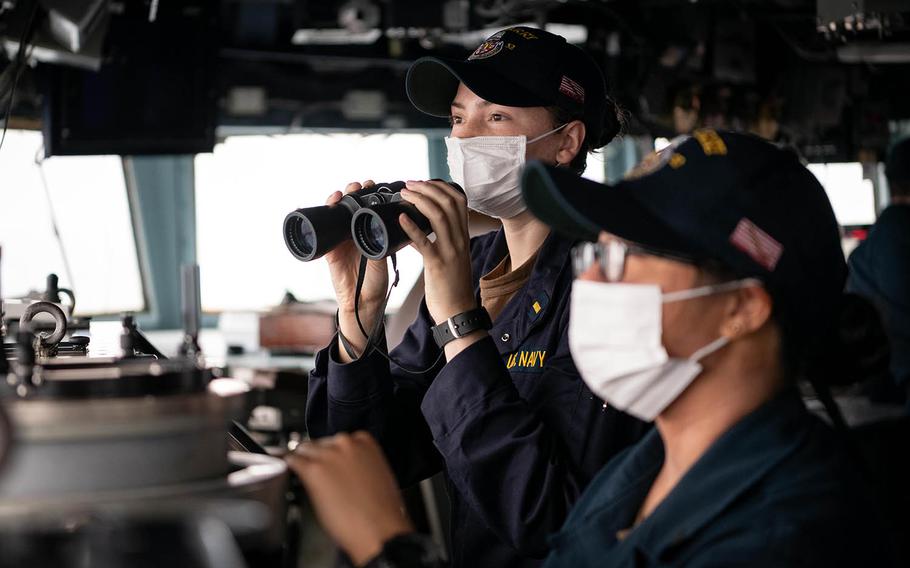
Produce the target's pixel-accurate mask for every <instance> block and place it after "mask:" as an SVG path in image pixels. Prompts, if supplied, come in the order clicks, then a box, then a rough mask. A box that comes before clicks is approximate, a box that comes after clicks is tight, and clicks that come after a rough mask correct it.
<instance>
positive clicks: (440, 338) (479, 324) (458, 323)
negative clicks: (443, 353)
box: [430, 307, 493, 347]
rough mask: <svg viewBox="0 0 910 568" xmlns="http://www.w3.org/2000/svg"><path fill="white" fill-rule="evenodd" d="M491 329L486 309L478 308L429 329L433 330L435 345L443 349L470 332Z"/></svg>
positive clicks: (491, 325) (490, 321) (491, 322)
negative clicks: (447, 344)
mask: <svg viewBox="0 0 910 568" xmlns="http://www.w3.org/2000/svg"><path fill="white" fill-rule="evenodd" d="M492 327H493V320H491V319H490V314H488V313H487V310H486V308H483V307H480V308H474V309H473V310H468V311H466V312H462V313H460V314H458V315H455V316H452V317H450V318H449V319H447V320H446V321H444V322H442V323H441V324H439V325H434V326H433V327H432V328H430V329H432V330H433V339H434V340H436V345H438V346H440V347H443V346H444V345H445V344H446V343H449V342H450V341H455V340H456V339H459V338H461V337H464V336H465V335H467V334H469V333H471V332H474V331H477V330H479V329H484V330H486V329H492Z"/></svg>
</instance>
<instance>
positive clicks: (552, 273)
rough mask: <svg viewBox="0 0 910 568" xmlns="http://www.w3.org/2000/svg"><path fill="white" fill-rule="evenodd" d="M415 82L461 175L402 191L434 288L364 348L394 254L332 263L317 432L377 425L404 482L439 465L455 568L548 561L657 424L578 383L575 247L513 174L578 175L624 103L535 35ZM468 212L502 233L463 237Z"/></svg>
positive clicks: (570, 51)
mask: <svg viewBox="0 0 910 568" xmlns="http://www.w3.org/2000/svg"><path fill="white" fill-rule="evenodd" d="M407 90H408V96H409V98H410V99H411V102H412V103H413V104H414V105H415V106H416V107H417V108H418V109H419V110H421V111H422V112H425V113H427V114H430V115H434V116H441V117H442V116H447V117H449V118H450V120H451V124H452V132H451V137H449V138H447V139H446V144H447V148H448V162H449V169H450V173H451V178H452V181H453V182H455V183H456V184H458V185H459V186H461V187H462V188H463V189H464V193H461V192H459V191H458V190H456V189H455V188H454V187H453V186H452V185H450V184H448V183H446V182H443V181H435V180H434V181H408V182H407V184H406V186H405V187H404V189H402V190H401V198H402V199H403V200H404V201H406V202H408V203H410V204H412V205H413V206H414V207H416V209H417V211H419V212H420V213H421V214H422V215H423V216H424V217H426V218H427V219H428V220H429V222H430V225H431V229H432V232H433V233H435V240H431V239H429V238H427V236H426V234H425V231H423V230H421V229H420V228H419V227H418V226H417V225H416V224H415V222H414V221H413V220H412V219H411V217H409V216H408V215H406V214H402V215H400V217H399V218H398V222H399V223H400V225H401V228H402V229H403V230H404V232H405V233H406V234H407V236H408V237H409V238H410V239H411V241H412V244H413V246H414V247H415V248H416V249H417V250H418V251H419V252H420V253H421V255H422V256H423V261H424V274H425V286H426V288H425V299H424V302H423V303H422V304H421V307H420V312H419V315H418V317H417V320H416V321H415V322H414V323H413V324H412V325H411V326H410V328H409V329H408V332H407V333H406V334H405V337H404V339H403V340H402V342H401V344H400V345H399V346H398V347H397V348H396V349H394V350H393V351H392V352H391V354H390V355H386V346H385V344H384V341H381V340H380V341H378V342H377V344H375V345H372V344H370V343H369V342H368V338H367V335H368V334H369V330H373V329H374V327H376V326H377V325H378V323H379V322H380V321H381V318H382V317H383V313H382V312H383V308H384V300H385V297H386V292H387V288H388V285H389V279H388V272H387V265H386V261H385V260H381V261H373V260H371V261H369V262H368V263H367V266H366V269H365V271H364V272H363V273H361V271H360V268H361V254H360V252H359V251H358V249H357V248H356V247H355V245H354V243H353V242H352V241H350V240H348V241H346V242H344V243H342V244H341V245H339V246H337V247H336V248H334V249H333V250H331V251H330V252H328V253H327V254H326V259H327V261H328V263H329V266H330V268H331V274H332V280H333V284H334V287H335V292H336V296H337V300H338V305H339V315H338V327H339V337H338V338H337V339H336V340H335V341H334V342H333V344H332V345H330V346H329V347H328V348H326V349H324V350H323V351H321V352H320V353H319V354H318V355H317V358H316V366H315V369H314V370H313V372H312V373H311V376H310V382H309V389H310V390H309V398H308V402H307V427H308V429H309V433H310V436H311V437H313V438H319V437H322V436H327V435H331V434H335V433H338V432H352V431H355V430H367V431H369V432H370V433H372V434H373V435H374V436H375V437H376V438H377V439H378V440H379V441H380V442H381V444H382V447H383V450H384V451H385V453H386V455H387V457H388V459H389V461H390V463H391V464H392V467H393V470H394V472H395V474H396V477H397V478H398V482H399V484H400V485H402V486H407V485H410V484H414V483H417V482H419V481H420V480H422V479H425V478H427V477H430V476H432V475H433V474H435V473H437V472H439V471H444V472H445V474H446V479H447V483H448V492H449V497H450V499H451V503H452V523H451V543H452V549H453V552H452V556H453V558H452V559H451V561H452V565H453V566H468V565H473V566H537V565H538V564H539V563H540V561H541V559H542V558H543V556H544V555H545V553H546V539H545V537H546V535H547V534H549V533H551V532H553V531H555V530H556V529H558V528H559V527H560V526H561V525H562V523H563V522H564V520H565V518H566V515H567V513H568V511H569V509H570V508H571V507H572V505H573V503H574V502H575V500H576V499H577V498H578V496H579V495H580V493H581V491H582V490H583V489H584V487H585V486H586V485H587V483H588V482H589V481H590V480H591V478H592V476H593V475H594V474H595V473H596V472H597V470H598V469H599V468H600V467H601V466H602V465H603V464H604V463H606V462H607V461H609V459H610V458H611V457H612V456H613V455H614V454H616V453H617V452H619V451H620V450H622V449H623V448H625V447H627V446H629V445H630V444H632V443H634V442H635V441H637V440H638V439H639V438H640V437H641V436H642V435H643V434H644V433H645V431H646V429H647V428H648V426H647V425H646V424H645V423H643V422H641V421H639V420H637V419H635V418H633V417H631V416H628V415H626V414H624V413H622V412H620V411H618V410H616V409H614V408H612V407H608V406H606V405H604V404H603V403H602V401H601V400H599V399H598V398H596V397H595V396H594V395H593V394H592V393H591V392H590V391H589V390H588V388H587V387H586V386H585V385H584V383H583V382H582V381H581V379H580V377H579V375H578V372H577V370H576V368H575V366H574V364H573V363H572V359H571V356H570V354H569V346H568V338H567V328H568V306H569V302H568V299H569V290H570V287H571V284H572V276H573V275H572V268H571V262H570V254H569V253H570V249H571V247H572V245H573V244H574V243H573V241H571V240H569V239H566V238H563V237H561V236H558V235H555V234H551V232H550V229H549V228H548V227H547V226H546V225H545V224H543V223H542V222H540V221H538V220H536V219H535V218H534V217H533V216H532V215H531V213H530V212H528V211H527V210H526V207H525V204H524V202H523V200H522V197H521V191H520V187H519V178H520V173H521V168H522V166H523V164H524V162H525V160H527V159H537V160H541V161H543V162H545V163H548V164H552V165H556V166H559V167H564V168H567V169H568V170H571V171H573V172H575V173H576V174H579V175H580V174H581V172H582V171H583V170H584V167H585V160H586V154H587V152H589V151H592V150H594V149H596V148H600V147H602V146H603V145H605V144H606V143H608V142H609V141H610V140H611V139H612V138H613V137H614V136H615V135H616V134H617V133H618V132H619V129H620V124H619V118H618V109H617V108H616V106H615V105H614V104H613V102H612V101H610V100H609V99H608V98H607V96H606V88H605V84H604V78H603V75H602V74H601V72H600V70H599V69H598V67H597V65H596V64H595V63H594V61H593V60H592V59H591V58H590V57H589V56H588V55H586V54H585V53H584V52H583V51H582V50H581V49H579V48H577V47H575V46H572V45H570V44H568V43H567V42H566V40H565V39H564V38H562V37H560V36H557V35H553V34H550V33H547V32H545V31H543V30H538V29H533V28H525V27H516V28H510V29H507V30H502V31H500V32H498V33H496V34H494V35H493V36H491V37H490V38H488V39H487V40H486V41H485V42H483V44H481V45H480V47H478V48H477V50H475V51H474V53H473V54H472V55H471V56H470V57H469V58H468V59H467V60H466V61H447V60H440V59H436V58H429V57H427V58H423V59H420V60H418V61H416V62H415V63H414V64H413V65H412V67H411V69H410V70H409V72H408V78H407ZM370 184H371V182H367V183H365V184H364V185H361V184H359V183H352V184H349V185H348V187H347V188H346V190H345V191H346V192H353V191H357V190H360V189H362V188H363V187H364V186H369V185H370ZM342 197H343V195H342V193H341V192H336V193H335V194H333V195H332V196H330V197H329V200H328V204H329V205H333V204H337V203H338V202H339V201H341V199H342ZM468 209H472V210H475V211H478V212H480V213H483V214H486V215H488V216H491V217H496V218H499V219H501V221H502V229H501V230H499V231H497V232H493V233H490V234H487V235H484V236H481V237H477V238H474V239H469V236H468ZM359 277H362V278H361V279H362V282H360V284H361V286H358V279H359ZM358 292H359V297H356V296H357V295H358ZM355 307H356V308H359V309H356V310H355ZM358 316H359V320H358ZM377 329H378V328H377ZM376 552H378V551H376Z"/></svg>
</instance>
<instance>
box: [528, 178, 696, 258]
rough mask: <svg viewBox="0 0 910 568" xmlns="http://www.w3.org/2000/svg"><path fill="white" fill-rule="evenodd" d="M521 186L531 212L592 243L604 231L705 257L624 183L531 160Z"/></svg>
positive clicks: (558, 229)
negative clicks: (606, 181) (598, 179)
mask: <svg viewBox="0 0 910 568" xmlns="http://www.w3.org/2000/svg"><path fill="white" fill-rule="evenodd" d="M521 189H522V193H523V194H524V199H525V203H526V204H527V206H528V209H529V210H530V211H531V213H533V214H534V215H535V216H536V217H537V218H538V219H540V220H541V221H543V222H544V223H546V224H548V225H549V226H551V227H552V228H553V229H554V230H556V231H557V232H558V233H561V234H563V235H566V236H568V237H571V238H576V239H583V240H588V241H594V240H597V236H598V235H599V234H600V232H601V231H606V232H608V233H611V234H613V235H616V236H617V237H620V238H622V239H625V240H627V241H630V242H634V243H637V244H640V245H643V246H646V247H650V248H654V249H657V250H661V251H667V252H676V253H680V254H683V255H686V256H691V257H696V258H697V257H700V256H702V255H701V254H699V252H698V250H697V249H696V248H694V247H692V246H690V245H689V244H688V243H687V242H686V240H685V239H683V238H681V237H680V236H679V235H678V234H677V233H676V232H674V231H673V230H672V229H670V228H669V227H668V226H667V225H666V224H665V223H663V222H662V221H661V220H660V219H659V218H658V217H656V216H655V215H654V214H653V213H651V212H650V211H649V210H648V209H647V208H646V207H645V206H644V205H642V204H641V202H639V201H638V200H637V199H636V198H635V196H634V194H633V193H634V192H633V191H631V190H629V189H628V188H624V187H622V185H621V184H620V185H617V186H610V185H603V184H600V183H597V182H595V181H591V180H589V179H585V178H583V177H581V176H578V175H576V174H574V173H572V172H570V171H568V170H566V169H564V168H554V167H551V166H547V165H544V164H543V163H541V162H529V163H528V165H527V166H526V167H525V170H524V172H523V174H522V180H521Z"/></svg>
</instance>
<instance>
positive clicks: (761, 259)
mask: <svg viewBox="0 0 910 568" xmlns="http://www.w3.org/2000/svg"><path fill="white" fill-rule="evenodd" d="M730 244H732V245H733V246H735V247H736V248H738V249H739V250H741V251H742V252H744V253H746V254H747V255H749V258H751V259H752V260H754V261H755V262H757V263H758V264H759V265H760V266H762V267H764V268H765V269H767V270H768V271H771V272H773V271H774V269H775V268H776V267H777V263H778V262H779V261H780V257H781V255H783V254H784V245H782V244H780V243H779V242H778V241H776V240H775V239H774V237H772V236H771V235H769V234H768V233H766V232H764V231H763V230H761V228H759V227H758V225H756V224H755V223H753V222H752V221H750V220H749V219H747V218H745V217H743V218H742V219H740V221H739V223H738V224H737V225H736V228H735V229H734V230H733V232H732V233H730Z"/></svg>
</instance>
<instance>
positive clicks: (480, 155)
mask: <svg viewBox="0 0 910 568" xmlns="http://www.w3.org/2000/svg"><path fill="white" fill-rule="evenodd" d="M565 127H566V125H565V124H563V125H562V126H559V127H557V128H554V129H553V130H551V131H549V132H545V133H543V134H541V135H540V136H538V137H536V138H534V139H532V140H527V137H525V136H477V137H474V138H453V137H451V136H447V137H446V148H447V150H448V162H449V176H450V177H451V178H452V181H454V182H455V183H457V184H458V185H460V186H461V187H462V188H464V192H465V195H466V196H467V198H468V207H469V208H470V209H473V210H474V211H477V212H478V213H483V214H484V215H488V216H490V217H495V218H497V219H508V218H509V217H514V216H516V215H518V214H520V213H522V212H524V211H525V209H527V207H525V203H524V200H523V199H522V197H521V185H520V182H521V168H522V166H524V163H525V150H526V148H527V146H528V145H529V144H533V143H534V142H537V141H538V140H542V139H543V138H546V137H547V136H550V135H551V134H553V133H555V132H558V131H559V130H561V129H563V128H565Z"/></svg>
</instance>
